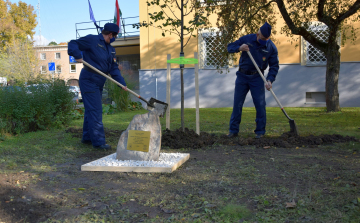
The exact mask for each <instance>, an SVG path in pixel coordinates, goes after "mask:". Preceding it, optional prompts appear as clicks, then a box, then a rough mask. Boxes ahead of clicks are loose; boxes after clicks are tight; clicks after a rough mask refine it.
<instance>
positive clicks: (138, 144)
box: [126, 130, 150, 152]
mask: <svg viewBox="0 0 360 223" xmlns="http://www.w3.org/2000/svg"><path fill="white" fill-rule="evenodd" d="M149 144H150V131H140V130H129V134H128V141H127V147H126V149H127V150H133V151H141V152H149Z"/></svg>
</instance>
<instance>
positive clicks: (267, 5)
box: [236, 0, 276, 30]
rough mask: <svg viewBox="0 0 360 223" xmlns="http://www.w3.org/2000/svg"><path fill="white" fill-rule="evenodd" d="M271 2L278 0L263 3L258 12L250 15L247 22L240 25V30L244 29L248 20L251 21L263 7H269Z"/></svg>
mask: <svg viewBox="0 0 360 223" xmlns="http://www.w3.org/2000/svg"><path fill="white" fill-rule="evenodd" d="M271 3H276V0H272V1H270V2H268V3H267V4H265V5H263V6H260V7H259V8H258V9H257V10H256V12H255V13H254V14H252V15H250V16H249V17H248V18H247V20H246V22H244V24H243V25H242V26H241V27H240V30H242V29H243V28H244V26H246V25H247V22H248V21H250V20H251V19H252V18H253V17H254V16H255V15H256V14H257V13H258V12H259V11H260V10H261V9H263V8H266V7H269V6H270V4H271ZM236 17H237V14H236ZM236 19H237V18H236Z"/></svg>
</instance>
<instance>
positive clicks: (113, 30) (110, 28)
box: [104, 22, 119, 33]
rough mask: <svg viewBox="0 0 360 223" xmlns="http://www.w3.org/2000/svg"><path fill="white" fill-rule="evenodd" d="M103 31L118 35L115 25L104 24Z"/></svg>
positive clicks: (117, 27) (117, 28)
mask: <svg viewBox="0 0 360 223" xmlns="http://www.w3.org/2000/svg"><path fill="white" fill-rule="evenodd" d="M104 30H105V31H109V32H114V33H119V26H117V25H116V24H115V23H110V22H109V23H106V24H105V26H104Z"/></svg>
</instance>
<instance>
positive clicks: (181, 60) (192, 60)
mask: <svg viewBox="0 0 360 223" xmlns="http://www.w3.org/2000/svg"><path fill="white" fill-rule="evenodd" d="M167 62H168V63H176V64H197V63H199V60H198V59H195V58H185V57H179V58H174V59H171V60H167Z"/></svg>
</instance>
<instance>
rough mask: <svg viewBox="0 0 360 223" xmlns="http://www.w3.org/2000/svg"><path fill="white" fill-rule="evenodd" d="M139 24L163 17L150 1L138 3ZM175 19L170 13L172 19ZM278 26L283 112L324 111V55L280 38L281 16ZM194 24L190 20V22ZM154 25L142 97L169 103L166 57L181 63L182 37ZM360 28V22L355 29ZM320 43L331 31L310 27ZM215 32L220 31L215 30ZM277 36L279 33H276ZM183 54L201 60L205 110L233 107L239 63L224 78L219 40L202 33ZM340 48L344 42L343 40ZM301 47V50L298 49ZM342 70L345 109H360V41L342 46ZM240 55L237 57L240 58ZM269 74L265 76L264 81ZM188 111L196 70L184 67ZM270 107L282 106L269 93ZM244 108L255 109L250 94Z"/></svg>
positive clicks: (144, 38)
mask: <svg viewBox="0 0 360 223" xmlns="http://www.w3.org/2000/svg"><path fill="white" fill-rule="evenodd" d="M139 7H140V8H139V17H140V18H139V20H140V21H148V22H149V21H151V19H150V18H149V17H150V16H149V12H156V11H161V9H160V8H159V7H157V6H155V5H147V4H146V0H139ZM170 14H171V13H170ZM277 16H278V18H277V21H278V23H277V25H276V26H275V27H273V30H274V31H276V33H277V34H276V35H272V39H274V42H275V44H276V46H277V48H278V52H279V61H280V70H279V73H278V75H277V79H276V81H275V82H274V84H273V90H274V92H275V94H276V95H277V96H278V98H279V100H280V101H281V103H282V104H283V106H290V107H305V106H306V107H308V106H325V75H326V67H325V65H326V58H325V57H324V55H323V54H322V52H320V51H318V50H317V49H316V48H314V47H312V46H311V44H309V43H307V42H306V41H305V40H304V39H303V38H302V37H299V38H298V40H296V41H294V39H291V38H289V37H287V36H285V35H284V34H281V27H282V26H283V25H284V21H283V19H282V18H281V16H280V13H278V12H277ZM186 19H191V16H190V17H188V18H185V23H186V22H187V21H186ZM216 19H217V18H216V15H214V14H213V15H211V17H210V21H211V22H212V24H216ZM157 25H158V24H156V23H155V24H154V25H153V26H149V27H142V28H140V63H141V69H140V71H139V79H140V93H141V95H142V96H143V97H145V98H150V97H154V96H157V97H158V99H159V100H162V101H165V100H166V67H167V62H166V61H167V55H168V54H170V55H171V58H177V57H179V53H180V43H179V37H178V36H177V35H169V34H166V36H165V37H164V36H162V33H163V31H162V30H161V29H159V28H158V27H157ZM354 26H355V28H359V27H360V22H356V23H355V24H354ZM310 28H311V29H312V32H314V33H316V34H317V35H318V36H319V37H321V36H324V33H326V30H327V27H326V26H323V25H321V24H319V23H318V22H316V21H314V22H313V26H311V27H310ZM213 29H214V30H216V27H214V28H213ZM273 33H275V32H273ZM195 34H197V35H196V37H192V38H191V39H190V40H189V43H188V44H187V46H186V47H185V48H184V53H185V57H193V55H194V52H198V55H199V65H200V69H199V84H200V89H199V90H200V107H203V108H205V107H232V105H233V94H234V84H235V79H236V75H235V73H236V70H237V69H238V67H237V64H238V61H234V62H233V63H232V65H231V66H230V67H229V69H227V70H225V69H224V70H222V71H221V72H219V71H218V70H217V69H216V68H215V66H213V63H209V61H212V62H213V60H212V58H211V57H212V55H213V53H214V51H216V50H217V47H220V46H218V45H216V41H213V40H214V38H215V36H214V33H213V32H210V31H209V30H200V29H199V30H197V33H195ZM338 40H339V43H340V37H339V39H338ZM296 46H297V47H296ZM340 51H341V66H340V75H339V94H340V95H339V96H340V106H342V107H358V106H360V98H359V95H360V88H358V87H357V86H358V85H359V84H360V38H358V39H357V40H356V41H355V42H353V43H351V42H350V41H348V42H347V43H346V44H345V45H343V46H341V49H340ZM239 56H240V55H238V58H239ZM178 67H179V66H178V65H175V64H171V68H172V80H171V108H179V107H180V106H181V103H180V101H181V99H180V79H179V73H180V72H179V68H178ZM266 74H267V72H266V71H265V75H266ZM184 82H185V107H187V108H193V107H195V100H194V98H195V88H194V68H193V65H185V74H184ZM266 101H267V106H274V107H275V106H277V103H276V101H275V100H274V99H273V97H272V95H271V94H270V92H268V93H266ZM244 106H247V107H253V106H254V105H253V103H252V100H251V95H250V94H248V96H247V98H246V100H245V104H244Z"/></svg>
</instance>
